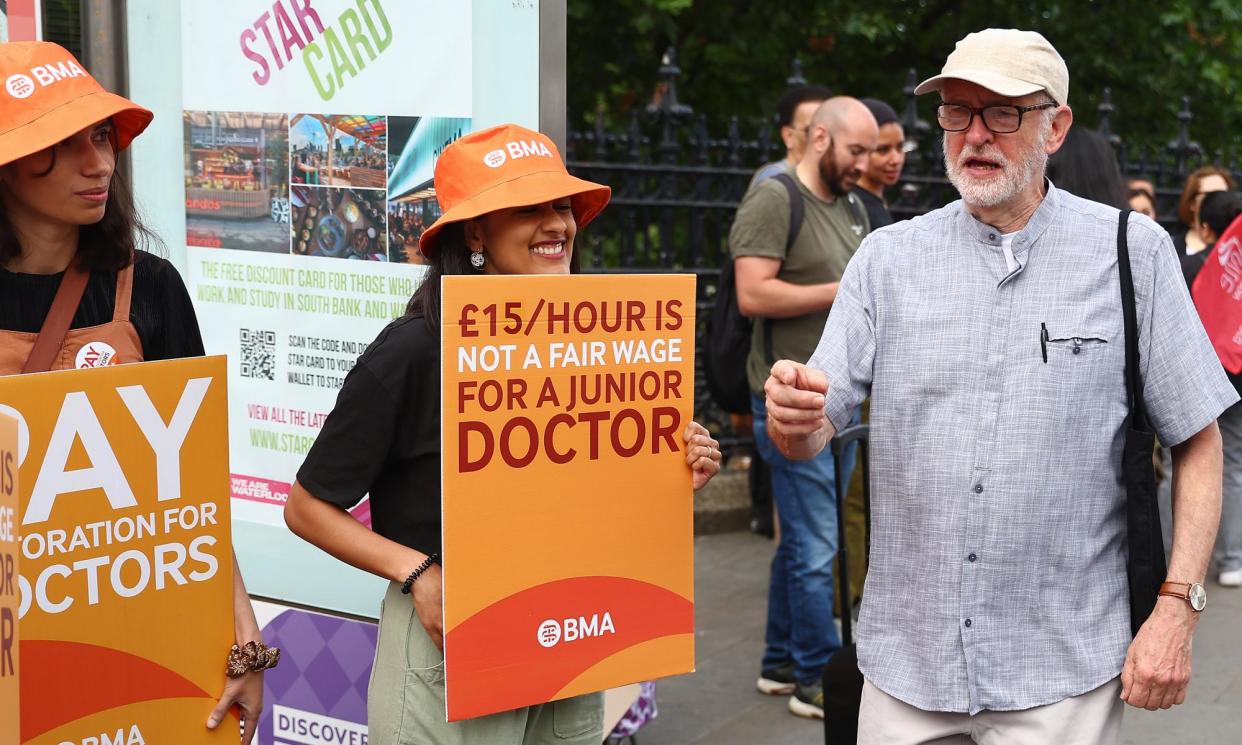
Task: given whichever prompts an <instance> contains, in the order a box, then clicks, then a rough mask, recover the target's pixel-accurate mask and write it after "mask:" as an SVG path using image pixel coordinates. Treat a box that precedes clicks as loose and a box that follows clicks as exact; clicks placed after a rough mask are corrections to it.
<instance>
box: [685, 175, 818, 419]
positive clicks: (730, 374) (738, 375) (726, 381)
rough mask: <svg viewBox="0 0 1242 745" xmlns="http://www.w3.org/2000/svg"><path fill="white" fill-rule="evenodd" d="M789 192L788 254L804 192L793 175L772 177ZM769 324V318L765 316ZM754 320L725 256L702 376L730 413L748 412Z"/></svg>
mask: <svg viewBox="0 0 1242 745" xmlns="http://www.w3.org/2000/svg"><path fill="white" fill-rule="evenodd" d="M772 178H774V179H775V180H777V181H779V182H781V184H783V185H784V187H785V190H786V191H788V192H789V235H788V236H787V237H786V238H785V252H786V253H788V252H789V251H790V250H791V249H792V248H793V244H794V241H795V240H796V239H797V238H798V231H799V230H801V229H802V215H803V211H804V207H803V203H802V192H800V191H798V185H797V184H796V183H794V180H793V176H790V175H789V174H788V173H778V174H776V175H775V176H773V177H772ZM763 322H764V323H769V321H768V319H766V318H765V319H763ZM752 326H753V324H752V321H751V319H749V318H747V317H746V316H744V315H742V312H741V311H740V310H738V307H737V287H736V285H735V284H734V280H733V259H732V258H731V257H730V258H726V260H725V261H724V262H723V263H722V265H721V267H720V281H719V282H718V283H717V284H716V301H715V303H714V304H713V305H712V313H711V315H710V316H708V317H707V339H706V344H705V345H704V346H705V350H704V357H703V377H704V378H706V379H707V392H708V393H710V394H711V397H712V400H713V401H715V402H716V404H717V405H719V406H720V408H722V409H724V410H725V411H727V412H729V413H731V414H749V413H750V411H751V409H750V384H749V383H747V382H746V358H747V356H749V355H750V339H751V331H752ZM763 338H764V341H765V342H766V344H765V346H766V349H765V350H764V351H765V352H766V354H765V357H766V358H767V360H768V362H775V360H774V359H773V355H772V335H771V333H767V334H764V335H763Z"/></svg>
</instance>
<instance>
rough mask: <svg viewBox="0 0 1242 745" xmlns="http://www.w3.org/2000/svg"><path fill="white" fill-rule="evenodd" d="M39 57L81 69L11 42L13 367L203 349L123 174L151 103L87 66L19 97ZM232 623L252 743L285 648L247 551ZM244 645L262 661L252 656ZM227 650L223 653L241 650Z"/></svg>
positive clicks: (227, 695) (233, 700)
mask: <svg viewBox="0 0 1242 745" xmlns="http://www.w3.org/2000/svg"><path fill="white" fill-rule="evenodd" d="M39 65H46V66H50V67H53V68H55V69H69V70H75V69H76V70H81V69H82V66H81V63H79V62H78V61H77V60H76V59H74V57H73V55H71V54H69V52H67V51H66V50H64V49H63V48H61V47H59V46H57V45H56V44H52V43H48V42H13V43H6V44H0V79H5V80H8V81H10V83H9V91H10V96H9V98H7V99H5V104H4V106H3V107H0V375H15V374H19V373H32V372H46V371H49V370H72V369H76V368H83V367H96V366H103V365H115V364H119V363H126V362H143V361H150V360H167V359H175V358H179V357H197V356H201V355H202V354H203V340H202V336H201V335H200V334H199V330H198V320H197V318H196V317H195V315H194V306H193V305H192V304H191V303H190V296H189V293H187V292H186V289H185V284H184V283H182V281H181V276H180V275H179V274H177V270H176V269H175V268H173V266H172V264H170V263H168V262H167V261H165V260H164V259H162V258H160V257H158V256H155V255H153V254H150V253H147V252H146V251H145V250H140V249H139V247H138V245H136V243H137V242H138V240H139V239H140V240H141V241H142V243H143V244H146V243H148V242H151V241H154V240H156V239H155V236H153V235H152V234H151V233H150V232H149V231H148V230H147V229H146V228H145V227H144V226H143V225H142V223H141V221H139V219H138V216H137V215H136V214H135V211H134V204H133V199H132V197H131V195H130V192H129V186H128V184H127V183H126V181H125V178H124V177H123V176H122V175H121V174H120V173H119V172H118V171H117V170H116V161H117V154H118V153H119V152H120V151H121V150H124V149H125V148H126V147H128V146H129V143H130V142H131V141H132V140H133V139H134V138H135V137H137V136H138V135H139V134H141V133H142V131H143V130H144V129H146V127H147V125H148V124H149V123H150V122H151V119H152V114H151V112H150V111H147V110H146V109H144V108H142V107H140V106H138V105H137V104H134V103H133V102H131V101H128V100H126V99H124V98H121V97H120V96H117V95H114V94H112V93H109V92H107V91H105V90H104V89H103V88H102V87H101V86H100V85H99V83H97V82H95V80H94V79H93V78H91V77H90V76H89V75H87V74H86V73H85V72H83V73H82V74H80V75H75V76H73V77H70V78H66V79H61V80H58V81H57V82H56V84H55V85H47V86H35V87H33V88H32V89H31V90H30V92H29V93H27V94H26V95H25V97H19V96H17V95H13V94H12V92H13V91H14V83H13V82H12V81H14V80H15V79H16V80H20V79H21V78H23V77H25V75H24V73H25V72H28V71H29V70H30V69H31V68H33V67H35V66H39ZM18 85H20V83H19V84H18ZM17 90H18V91H19V92H20V91H21V89H17ZM88 346H89V349H88V348H87V347H88ZM233 619H234V640H235V645H236V646H235V647H234V649H233V653H230V654H229V657H228V663H229V664H228V667H229V669H230V672H229V676H230V677H229V678H228V681H227V683H226V685H225V688H224V693H223V695H222V696H221V698H220V702H219V705H218V706H217V707H216V708H215V710H214V711H213V712H212V713H211V715H210V720H209V721H208V727H210V728H214V727H216V726H218V725H219V724H220V722H221V721H223V720H224V716H225V714H226V713H227V711H228V710H229V709H230V708H231V707H234V706H236V707H237V708H238V709H239V710H240V712H241V718H242V720H243V722H244V725H245V726H244V729H243V730H242V733H241V742H242V743H243V745H248V743H250V741H251V739H252V738H253V737H254V733H255V729H256V728H257V727H258V724H259V714H260V712H261V711H262V708H263V674H262V670H263V669H264V667H271V666H273V665H274V664H275V660H276V659H278V654H275V653H273V654H271V655H269V654H268V652H267V648H266V647H263V645H262V641H263V640H262V636H261V634H260V631H259V626H258V623H257V622H256V620H255V615H254V610H253V608H252V607H251V605H250V597H249V596H248V595H247V594H246V587H245V585H244V584H243V582H242V577H241V572H240V570H238V568H237V562H236V559H234V562H233ZM194 643H195V640H193V639H187V640H186V644H194ZM250 645H254V646H250ZM243 650H249V651H252V652H254V655H262V657H261V658H260V657H258V656H254V655H252V656H250V657H249V658H247V659H248V660H249V661H247V659H243V658H245V657H246V655H245V654H242V652H243ZM220 651H221V655H220V657H221V662H222V663H224V661H225V652H226V651H228V650H220ZM239 655H240V656H239ZM235 659H236V660H237V666H236V667H235V666H234V664H233V663H234V660H235ZM269 663H270V664H269ZM221 667H222V668H224V667H225V665H224V664H222V665H221ZM234 673H236V675H234Z"/></svg>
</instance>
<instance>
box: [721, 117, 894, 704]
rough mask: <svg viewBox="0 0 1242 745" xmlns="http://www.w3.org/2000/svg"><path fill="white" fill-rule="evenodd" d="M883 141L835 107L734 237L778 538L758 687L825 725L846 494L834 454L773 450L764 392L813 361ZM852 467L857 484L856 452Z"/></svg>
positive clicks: (755, 191) (864, 226) (863, 224)
mask: <svg viewBox="0 0 1242 745" xmlns="http://www.w3.org/2000/svg"><path fill="white" fill-rule="evenodd" d="M877 137H878V129H877V127H876V123H875V118H874V117H873V116H872V115H871V112H870V111H869V110H868V109H867V107H866V106H864V105H863V104H862V103H860V102H859V101H858V100H857V99H854V98H849V97H845V96H838V97H835V98H830V99H828V100H827V101H825V102H824V103H823V104H822V105H821V106H820V107H819V109H818V110H817V111H816V112H815V115H814V116H813V117H812V119H811V124H810V131H809V136H808V142H807V147H806V150H805V151H804V152H803V155H802V158H801V160H799V162H798V164H797V166H796V167H795V168H794V170H793V172H792V173H789V174H781V175H779V176H775V177H772V178H769V179H767V180H765V181H762V182H760V183H757V184H754V185H753V186H752V187H751V188H750V190H749V191H748V192H747V193H746V196H745V197H744V198H743V199H742V203H741V205H740V206H739V207H738V211H737V217H736V218H735V220H734V222H733V228H732V231H731V232H730V234H729V247H730V250H731V251H732V254H733V259H734V271H735V276H736V283H737V300H738V308H739V309H740V310H741V312H742V314H743V315H746V316H747V317H750V318H753V319H755V324H754V334H753V336H752V338H751V349H750V356H749V358H748V360H747V378H748V380H749V383H750V388H751V407H752V411H753V413H754V432H755V445H756V447H757V448H758V449H759V453H760V455H761V456H762V457H763V459H764V460H765V461H767V462H768V463H769V464H770V465H771V469H772V494H773V498H774V500H775V502H776V512H777V515H778V518H779V521H780V534H781V539H780V544H779V545H778V546H777V549H776V556H775V557H774V558H773V560H772V576H771V582H770V585H769V590H768V621H767V632H766V639H765V641H766V648H765V651H764V654H763V661H762V663H761V666H760V676H759V681H758V688H759V690H760V691H761V692H763V693H767V694H772V695H790V694H792V695H790V699H789V708H790V711H792V712H793V713H795V714H798V715H800V716H807V717H816V718H823V716H824V708H823V690H822V688H821V686H820V678H821V675H822V673H823V669H824V665H825V664H826V663H827V661H828V658H829V656H831V655H832V653H833V652H835V651H836V650H837V649H839V648H840V646H841V641H840V638H839V637H838V635H837V631H836V626H835V625H834V624H833V613H832V610H833V599H832V598H833V582H832V560H833V557H834V556H835V555H836V552H837V513H836V489H837V484H836V483H835V475H834V468H833V465H834V464H833V456H832V453H831V452H830V451H828V450H827V449H825V450H824V451H823V452H821V453H819V454H818V455H817V456H816V457H814V458H811V459H809V460H802V461H793V460H790V459H788V458H786V457H784V456H783V455H781V453H780V452H779V451H778V450H777V449H776V447H775V445H774V444H773V442H772V440H771V438H769V437H768V434H767V411H766V409H765V406H764V399H763V384H764V381H765V380H766V379H767V377H768V371H769V369H770V368H771V366H772V363H773V362H774V361H775V360H777V359H795V360H799V361H802V362H805V361H806V360H807V359H808V358H809V357H810V355H811V353H812V352H813V351H814V350H815V345H816V343H817V342H818V341H819V337H820V333H821V332H822V331H823V328H824V322H825V321H826V320H827V318H828V311H829V309H830V308H831V307H832V304H833V302H834V301H835V300H836V297H837V285H838V282H839V281H840V279H841V275H842V273H843V272H844V271H845V266H846V264H847V263H848V262H849V260H850V257H852V256H853V255H854V252H855V251H856V250H857V249H858V246H859V244H860V243H861V242H862V239H863V236H865V235H866V234H867V232H868V231H869V229H870V227H869V225H868V223H867V217H866V213H865V211H864V209H863V207H862V205H861V203H860V202H859V201H858V198H857V197H855V196H853V195H852V194H850V190H851V189H853V188H854V186H855V185H856V184H857V183H858V180H859V179H860V178H861V177H862V173H863V169H865V168H866V167H867V159H868V156H869V155H870V153H871V151H872V150H874V149H875V147H876V140H877ZM794 200H801V204H802V209H803V220H802V224H801V226H800V229H798V231H797V234H796V235H791V206H792V205H793V204H795V202H794ZM845 459H846V461H847V462H846V463H844V464H843V465H844V466H845V469H844V474H845V478H846V482H847V484H848V480H849V474H850V471H851V470H852V467H853V453H852V452H851V453H850V454H848V455H846V456H845ZM847 484H842V485H841V488H846V486H847Z"/></svg>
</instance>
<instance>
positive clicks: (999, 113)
mask: <svg viewBox="0 0 1242 745" xmlns="http://www.w3.org/2000/svg"><path fill="white" fill-rule="evenodd" d="M1060 105H1061V104H1059V103H1057V102H1056V101H1045V102H1043V103H1037V104H1033V105H1031V106H1013V105H1010V104H1000V105H996V106H983V107H981V108H975V107H973V106H966V105H964V104H960V103H942V104H940V105H939V106H937V107H936V121H937V122H939V124H940V128H941V129H943V130H944V131H946V132H964V131H966V130H968V129H970V125H971V124H972V123H974V121H975V115H976V114H978V115H979V116H981V117H982V118H983V126H985V127H987V128H988V129H989V130H990V131H991V132H992V133H993V134H998V135H1007V134H1012V133H1014V132H1017V131H1018V129H1019V128H1021V127H1022V115H1023V114H1025V113H1026V112H1028V111H1036V110H1038V109H1048V108H1052V107H1055V106H1060Z"/></svg>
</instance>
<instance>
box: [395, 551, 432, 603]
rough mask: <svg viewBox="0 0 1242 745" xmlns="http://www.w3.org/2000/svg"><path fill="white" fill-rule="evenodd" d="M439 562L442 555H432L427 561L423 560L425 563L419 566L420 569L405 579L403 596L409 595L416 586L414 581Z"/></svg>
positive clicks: (402, 590)
mask: <svg viewBox="0 0 1242 745" xmlns="http://www.w3.org/2000/svg"><path fill="white" fill-rule="evenodd" d="M439 560H440V554H432V555H431V556H428V557H427V558H426V559H423V563H422V564H419V565H418V568H416V569H415V570H414V571H412V572H410V576H408V577H406V578H405V582H404V583H403V584H402V585H401V594H402V595H409V594H410V588H411V587H413V586H414V580H416V579H418V578H419V577H421V576H423V572H425V571H427V570H428V569H430V568H431V565H432V564H435V563H436V562H438V561H439Z"/></svg>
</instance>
